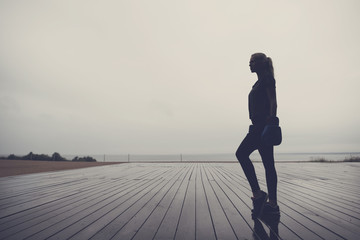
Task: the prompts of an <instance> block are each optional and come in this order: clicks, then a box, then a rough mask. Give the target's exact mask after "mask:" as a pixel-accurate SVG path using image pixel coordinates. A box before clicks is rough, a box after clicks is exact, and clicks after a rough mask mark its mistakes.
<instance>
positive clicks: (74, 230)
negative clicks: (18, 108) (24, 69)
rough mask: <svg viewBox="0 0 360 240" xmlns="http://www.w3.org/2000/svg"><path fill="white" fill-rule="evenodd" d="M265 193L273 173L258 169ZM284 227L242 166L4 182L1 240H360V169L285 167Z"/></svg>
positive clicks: (95, 172)
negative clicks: (261, 214) (256, 216)
mask: <svg viewBox="0 0 360 240" xmlns="http://www.w3.org/2000/svg"><path fill="white" fill-rule="evenodd" d="M254 165H255V169H256V172H257V174H258V179H259V183H260V186H261V187H263V188H264V189H266V188H265V186H266V182H265V174H264V168H263V166H262V164H261V163H255V164H254ZM277 170H278V176H279V182H278V200H279V205H280V208H281V219H280V223H279V224H275V225H274V224H271V223H269V222H266V221H264V220H261V221H257V220H255V221H254V220H252V219H251V212H250V209H251V208H252V206H251V205H252V203H251V199H250V196H251V190H250V187H249V184H248V182H247V180H246V178H245V176H244V174H243V172H242V169H241V167H240V165H239V164H238V163H160V164H156V163H131V164H121V165H111V166H106V167H101V168H98V167H95V168H89V169H86V170H79V169H78V170H74V171H72V170H71V171H64V172H52V173H42V174H30V175H25V176H16V177H5V178H0V188H1V190H3V189H4V191H1V193H0V209H1V210H0V239H24V238H28V239H45V238H50V239H89V238H92V239H104V240H106V239H110V238H113V239H149V238H150V239H175V238H176V239H222V238H223V239H259V238H265V239H269V238H271V237H276V236H274V234H272V235H273V236H270V235H271V233H276V232H277V230H278V234H279V239H357V238H358V236H359V234H360V204H359V202H360V191H359V189H358V184H357V183H358V180H360V177H359V176H360V164H354V163H345V164H326V163H325V164H313V163H301V164H293V163H291V164H284V163H281V164H279V163H278V164H277Z"/></svg>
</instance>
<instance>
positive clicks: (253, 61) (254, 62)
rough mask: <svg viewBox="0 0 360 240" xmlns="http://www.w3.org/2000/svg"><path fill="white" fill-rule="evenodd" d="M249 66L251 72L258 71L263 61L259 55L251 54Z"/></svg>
mask: <svg viewBox="0 0 360 240" xmlns="http://www.w3.org/2000/svg"><path fill="white" fill-rule="evenodd" d="M249 66H250V71H251V72H258V71H259V70H260V69H261V68H262V67H263V61H262V59H261V58H259V57H256V56H251V58H250V62H249Z"/></svg>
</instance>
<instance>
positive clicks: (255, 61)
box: [249, 53, 274, 77]
mask: <svg viewBox="0 0 360 240" xmlns="http://www.w3.org/2000/svg"><path fill="white" fill-rule="evenodd" d="M249 66H250V70H251V72H256V73H260V72H261V73H266V74H271V75H272V76H273V77H274V67H273V64H272V60H271V58H269V57H267V56H266V55H265V54H264V53H254V54H253V55H251V58H250V63H249Z"/></svg>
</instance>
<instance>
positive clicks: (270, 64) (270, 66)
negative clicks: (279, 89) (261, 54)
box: [266, 57, 274, 77]
mask: <svg viewBox="0 0 360 240" xmlns="http://www.w3.org/2000/svg"><path fill="white" fill-rule="evenodd" d="M266 62H267V65H268V71H269V73H270V74H271V76H272V77H274V67H273V62H272V59H271V58H269V57H267V58H266Z"/></svg>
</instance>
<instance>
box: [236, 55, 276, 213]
mask: <svg viewBox="0 0 360 240" xmlns="http://www.w3.org/2000/svg"><path fill="white" fill-rule="evenodd" d="M250 70H251V72H255V73H256V74H257V76H258V80H257V82H256V83H255V84H254V86H253V87H252V89H251V91H250V94H249V115H250V119H251V122H252V125H251V126H250V128H249V133H248V134H247V135H246V137H245V138H244V140H243V141H242V143H241V144H240V146H239V148H238V150H237V151H236V157H237V159H238V160H239V162H240V164H241V167H242V169H243V171H244V173H245V175H246V178H247V180H248V181H249V184H250V186H251V190H252V192H253V197H252V200H253V207H254V208H253V210H252V211H253V217H255V218H256V217H259V216H260V215H261V214H262V212H263V211H264V213H265V212H266V213H271V214H279V207H278V205H277V197H276V192H277V174H276V170H275V163H274V145H278V144H280V142H281V131H280V132H279V129H280V128H279V127H278V125H279V119H278V118H277V117H276V109H277V102H276V89H275V79H274V69H273V65H272V60H271V58H268V57H267V56H266V55H265V54H263V53H255V54H253V55H252V56H251V59H250ZM256 149H257V150H258V151H259V153H260V155H261V159H262V162H263V164H264V167H265V173H266V184H267V190H268V193H269V195H268V194H267V193H266V192H264V191H262V190H261V189H260V186H259V183H258V180H257V178H256V173H255V169H254V166H253V164H252V162H251V160H250V158H249V156H250V154H251V153H252V152H253V151H255V150H256ZM268 198H269V201H268V202H267V199H268Z"/></svg>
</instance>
